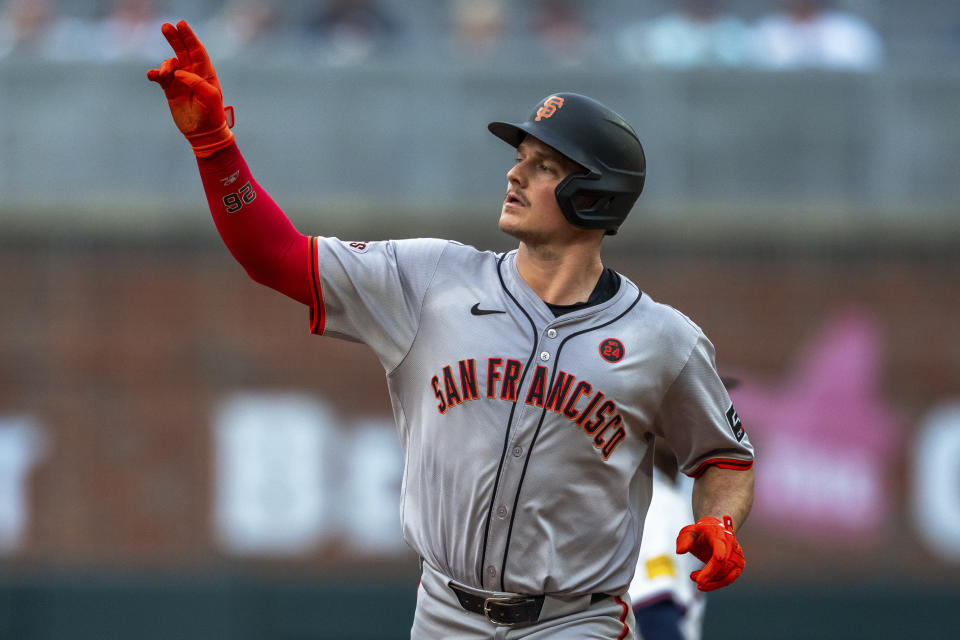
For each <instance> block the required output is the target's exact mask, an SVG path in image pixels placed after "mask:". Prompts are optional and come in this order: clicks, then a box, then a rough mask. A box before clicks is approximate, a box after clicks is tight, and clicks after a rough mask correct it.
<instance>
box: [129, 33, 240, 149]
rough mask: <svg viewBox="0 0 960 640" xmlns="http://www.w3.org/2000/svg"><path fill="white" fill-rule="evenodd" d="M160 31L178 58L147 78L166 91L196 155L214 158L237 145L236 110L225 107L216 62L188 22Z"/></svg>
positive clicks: (148, 73)
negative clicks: (223, 150) (234, 136)
mask: <svg viewBox="0 0 960 640" xmlns="http://www.w3.org/2000/svg"><path fill="white" fill-rule="evenodd" d="M160 30H161V31H162V32H163V35H164V37H166V39H167V42H169V43H170V46H171V47H172V48H173V52H174V53H175V54H176V56H177V57H175V58H168V59H167V60H164V62H163V64H162V65H160V68H159V69H150V70H149V71H148V72H147V79H148V80H151V81H153V82H156V83H157V84H159V85H160V86H161V87H162V88H163V92H164V94H165V95H166V97H167V102H168V103H169V105H170V113H171V114H173V121H174V123H176V125H177V128H178V129H180V132H181V133H183V135H184V136H186V138H187V140H189V141H190V144H191V146H192V147H193V152H194V153H195V154H197V155H198V156H200V157H206V156H210V155H212V154H213V153H214V152H215V151H217V150H219V149H222V148H224V147H226V146H228V145H230V144H231V143H232V142H233V132H232V131H230V127H232V126H233V107H226V108H224V106H223V93H222V91H221V89H220V81H219V80H218V79H217V73H216V71H214V69H213V63H212V62H210V57H209V56H208V55H207V50H206V49H205V48H204V46H203V43H201V42H200V40H199V38H197V36H196V35H195V34H194V33H193V30H192V29H191V28H190V25H189V24H187V22H186V20H181V21H180V22H178V23H177V26H173V25H172V24H170V23H169V22H165V23H163V25H162V26H161V27H160Z"/></svg>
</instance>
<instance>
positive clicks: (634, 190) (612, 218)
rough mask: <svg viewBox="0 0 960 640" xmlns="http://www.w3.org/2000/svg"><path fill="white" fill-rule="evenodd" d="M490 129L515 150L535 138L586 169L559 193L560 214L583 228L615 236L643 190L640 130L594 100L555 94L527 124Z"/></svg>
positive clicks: (564, 183) (502, 124)
mask: <svg viewBox="0 0 960 640" xmlns="http://www.w3.org/2000/svg"><path fill="white" fill-rule="evenodd" d="M487 128H488V129H489V130H490V132H491V133H492V134H493V135H495V136H497V137H498V138H500V139H502V140H504V141H506V142H508V143H510V144H511V145H513V146H514V147H516V146H518V145H519V144H520V143H521V142H522V141H523V138H524V136H525V135H527V134H529V135H531V136H533V137H534V138H536V139H537V140H540V141H541V142H543V143H544V144H547V145H549V146H551V147H553V148H554V149H556V150H557V151H559V152H560V153H562V154H563V155H565V156H566V157H568V158H570V159H571V160H573V161H574V162H576V163H578V164H580V165H581V166H583V167H584V168H585V169H586V172H578V173H573V174H572V175H570V176H567V177H566V178H565V179H564V180H562V181H561V182H560V184H558V185H557V189H556V194H557V203H558V204H559V205H560V210H561V211H562V212H563V215H564V216H565V217H566V218H567V220H568V221H570V224H573V225H575V226H577V227H581V228H584V229H606V231H607V235H613V234H615V233H616V232H617V229H618V228H619V227H620V225H621V224H622V223H623V221H624V220H625V219H626V217H627V214H628V213H630V209H631V208H632V207H633V203H634V202H636V201H637V198H638V197H640V192H641V191H643V181H644V177H645V176H646V169H647V161H646V158H645V157H644V155H643V146H642V145H641V144H640V140H639V138H637V134H636V132H634V130H633V128H632V127H631V126H630V125H629V124H627V121H626V120H624V119H623V118H621V117H620V116H619V115H618V114H617V113H615V112H614V111H613V110H611V109H609V108H607V107H605V106H604V105H602V104H600V103H599V102H597V101H596V100H594V99H593V98H588V97H587V96H583V95H580V94H578V93H552V94H550V95H549V96H547V97H546V98H544V99H543V100H541V101H540V102H539V103H538V104H537V106H536V107H535V108H534V110H533V112H532V113H531V114H530V117H529V118H528V119H527V121H526V122H518V123H511V122H491V123H490V124H488V125H487ZM578 196H582V197H578Z"/></svg>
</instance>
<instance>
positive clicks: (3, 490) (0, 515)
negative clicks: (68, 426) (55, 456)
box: [0, 416, 45, 553]
mask: <svg viewBox="0 0 960 640" xmlns="http://www.w3.org/2000/svg"><path fill="white" fill-rule="evenodd" d="M44 449H45V440H44V437H43V432H42V431H41V430H40V428H39V427H37V426H36V423H35V422H34V420H33V419H32V418H29V417H26V416H0V553H10V552H12V551H15V550H16V549H17V547H18V546H19V545H20V542H21V540H22V537H23V534H24V532H25V531H26V529H27V525H28V524H29V522H30V509H29V504H30V501H29V500H28V483H27V480H28V478H29V476H30V470H31V469H32V468H33V466H34V465H35V464H36V463H37V461H38V460H39V459H40V458H41V457H42V454H43V451H44Z"/></svg>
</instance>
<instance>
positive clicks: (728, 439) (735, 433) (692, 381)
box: [657, 330, 753, 477]
mask: <svg viewBox="0 0 960 640" xmlns="http://www.w3.org/2000/svg"><path fill="white" fill-rule="evenodd" d="M657 428H658V432H659V433H658V435H661V436H663V438H664V439H665V440H666V441H667V443H668V444H669V445H670V448H671V449H673V451H674V453H676V455H677V462H678V463H679V465H680V470H681V471H683V473H685V474H687V475H688V476H691V477H697V476H699V475H700V474H701V473H703V472H704V471H705V470H706V469H707V467H709V466H711V465H717V466H720V467H723V468H727V469H749V468H750V467H751V466H753V445H752V444H751V443H750V439H749V438H748V437H747V435H746V432H745V431H744V428H743V425H742V424H741V423H740V418H739V417H738V416H737V412H736V410H734V407H733V402H732V401H731V400H730V394H729V393H727V389H726V387H724V385H723V382H722V381H721V380H720V375H719V374H718V373H717V367H716V362H715V356H714V348H713V344H711V343H710V341H709V340H708V339H707V337H706V336H705V335H704V334H703V332H702V331H699V330H698V331H697V337H696V342H695V343H694V345H693V348H692V350H691V351H690V355H689V356H688V358H687V360H686V362H685V363H684V365H683V367H682V368H681V369H680V373H679V374H678V375H677V377H676V379H674V381H673V383H672V384H671V386H670V388H669V389H668V390H667V392H666V394H665V396H664V398H663V403H662V405H661V407H660V411H659V413H658V415H657Z"/></svg>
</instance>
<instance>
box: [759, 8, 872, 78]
mask: <svg viewBox="0 0 960 640" xmlns="http://www.w3.org/2000/svg"><path fill="white" fill-rule="evenodd" d="M754 36H755V37H754V44H755V46H754V55H755V59H756V62H757V64H758V65H760V66H764V67H769V68H774V69H803V68H808V69H809V68H821V69H837V70H844V69H845V70H866V69H874V68H876V67H878V66H879V65H880V63H881V61H882V56H883V45H882V42H881V39H880V36H879V35H878V34H877V32H876V31H874V30H873V28H872V27H871V26H870V25H869V24H867V22H866V21H864V20H863V19H861V18H859V17H858V16H855V15H852V14H849V13H846V12H842V11H837V10H835V9H831V8H830V7H829V6H828V3H827V2H826V0H784V1H783V3H782V8H781V10H780V11H778V12H776V13H774V14H772V15H769V16H767V17H765V18H762V19H760V20H759V21H758V23H757V24H756V29H755V34H754Z"/></svg>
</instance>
